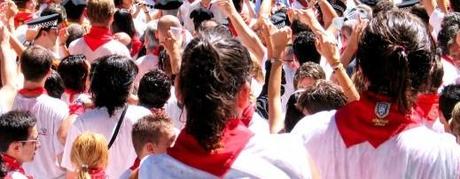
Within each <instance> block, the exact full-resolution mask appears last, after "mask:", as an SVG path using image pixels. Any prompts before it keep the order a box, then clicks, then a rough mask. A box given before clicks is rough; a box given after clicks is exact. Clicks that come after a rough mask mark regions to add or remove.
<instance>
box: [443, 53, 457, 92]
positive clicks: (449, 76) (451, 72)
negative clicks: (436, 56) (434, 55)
mask: <svg viewBox="0 0 460 179" xmlns="http://www.w3.org/2000/svg"><path fill="white" fill-rule="evenodd" d="M441 63H442V68H443V70H444V75H443V76H442V85H441V88H439V90H438V92H439V93H440V92H441V91H442V89H443V88H444V87H445V86H447V85H450V84H455V83H456V80H457V78H458V77H459V71H458V69H457V68H456V67H455V66H454V65H453V64H452V63H450V62H449V61H447V60H446V59H444V58H441Z"/></svg>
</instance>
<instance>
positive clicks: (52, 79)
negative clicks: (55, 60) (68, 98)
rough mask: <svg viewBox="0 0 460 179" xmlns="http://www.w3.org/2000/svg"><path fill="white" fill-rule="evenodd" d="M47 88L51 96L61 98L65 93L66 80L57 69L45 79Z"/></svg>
mask: <svg viewBox="0 0 460 179" xmlns="http://www.w3.org/2000/svg"><path fill="white" fill-rule="evenodd" d="M45 89H46V92H47V93H48V95H49V96H51V97H53V98H58V99H61V96H62V93H64V81H62V78H61V76H59V73H57V72H56V71H54V70H53V71H52V73H51V75H50V76H49V77H48V78H47V79H46V81H45Z"/></svg>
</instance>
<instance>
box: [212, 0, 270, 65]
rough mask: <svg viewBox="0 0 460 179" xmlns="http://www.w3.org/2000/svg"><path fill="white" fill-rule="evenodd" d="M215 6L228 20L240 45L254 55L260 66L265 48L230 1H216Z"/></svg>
mask: <svg viewBox="0 0 460 179" xmlns="http://www.w3.org/2000/svg"><path fill="white" fill-rule="evenodd" d="M217 4H218V5H219V8H220V10H221V11H222V12H224V13H225V14H226V15H227V17H228V18H229V19H230V22H231V23H232V25H233V27H234V28H235V30H236V33H237V34H238V38H239V39H240V40H241V43H243V45H244V46H246V47H247V48H248V50H249V51H250V52H251V53H252V54H254V55H255V57H256V58H257V60H258V62H259V64H262V61H263V57H264V55H265V53H264V52H265V46H264V45H263V44H262V41H261V40H260V39H259V37H258V36H257V34H256V33H255V32H254V31H253V30H252V29H251V28H249V26H248V25H247V24H246V23H245V22H244V20H243V18H242V17H241V15H240V14H239V13H238V11H236V9H235V6H234V5H233V2H232V1H231V0H217Z"/></svg>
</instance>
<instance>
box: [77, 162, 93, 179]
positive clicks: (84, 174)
mask: <svg viewBox="0 0 460 179" xmlns="http://www.w3.org/2000/svg"><path fill="white" fill-rule="evenodd" d="M77 179H91V175H90V174H89V168H88V165H82V166H81V168H80V171H79V172H78V175H77Z"/></svg>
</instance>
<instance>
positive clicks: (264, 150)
mask: <svg viewBox="0 0 460 179" xmlns="http://www.w3.org/2000/svg"><path fill="white" fill-rule="evenodd" d="M299 140H300V139H299V138H297V137H296V136H292V135H288V134H284V135H255V136H253V137H252V138H251V139H250V140H249V142H248V144H246V146H245V148H244V149H243V151H241V153H240V155H239V156H238V157H237V158H236V160H235V161H234V163H233V165H232V167H231V169H230V170H229V171H228V172H227V174H225V176H224V178H276V179H282V178H311V172H310V165H309V161H308V154H307V152H306V150H305V149H303V147H302V146H301V144H300V141H299ZM139 178H140V179H152V178H161V179H168V178H217V177H216V176H213V175H211V174H210V173H207V172H205V171H202V170H198V169H196V168H193V167H190V166H187V165H185V164H183V163H182V162H180V161H178V160H176V159H174V158H173V157H171V156H169V155H168V154H160V155H151V156H148V157H147V158H146V159H144V160H143V161H142V163H141V166H140V169H139Z"/></svg>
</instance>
